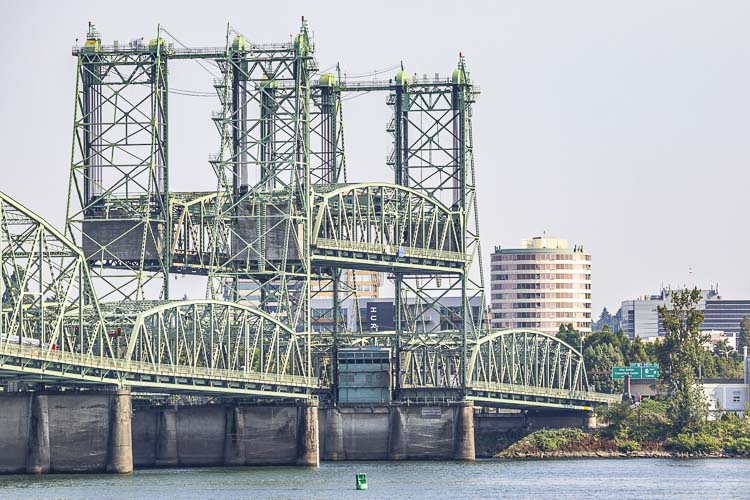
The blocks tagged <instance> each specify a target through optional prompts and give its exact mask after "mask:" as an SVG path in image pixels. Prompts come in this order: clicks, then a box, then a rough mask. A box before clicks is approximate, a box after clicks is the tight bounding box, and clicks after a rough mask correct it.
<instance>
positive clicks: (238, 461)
mask: <svg viewBox="0 0 750 500" xmlns="http://www.w3.org/2000/svg"><path fill="white" fill-rule="evenodd" d="M224 465H245V417H244V414H243V413H242V408H240V407H238V406H228V407H227V408H226V413H225V424H224Z"/></svg>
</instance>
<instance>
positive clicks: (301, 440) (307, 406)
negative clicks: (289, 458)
mask: <svg viewBox="0 0 750 500" xmlns="http://www.w3.org/2000/svg"><path fill="white" fill-rule="evenodd" d="M297 415H298V417H297V418H298V421H299V433H298V435H297V465H304V466H305V467H318V466H319V465H320V454H319V446H318V439H319V438H318V402H317V401H314V400H307V401H305V402H304V404H303V405H302V406H300V408H299V410H298V414H297Z"/></svg>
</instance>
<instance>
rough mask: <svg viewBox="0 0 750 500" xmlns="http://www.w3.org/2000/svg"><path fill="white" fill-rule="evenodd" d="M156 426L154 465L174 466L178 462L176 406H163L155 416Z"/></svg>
mask: <svg viewBox="0 0 750 500" xmlns="http://www.w3.org/2000/svg"><path fill="white" fill-rule="evenodd" d="M157 418H158V419H159V420H158V424H157V428H156V457H155V459H154V465H155V466H156V467H174V466H176V465H177V464H178V455H177V408H174V407H173V408H163V409H161V410H160V411H159V414H158V416H157Z"/></svg>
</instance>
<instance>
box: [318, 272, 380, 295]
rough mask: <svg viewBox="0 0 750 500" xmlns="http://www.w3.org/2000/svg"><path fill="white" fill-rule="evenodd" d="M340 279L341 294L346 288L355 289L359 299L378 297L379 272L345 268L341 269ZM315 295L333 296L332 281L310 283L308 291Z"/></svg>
mask: <svg viewBox="0 0 750 500" xmlns="http://www.w3.org/2000/svg"><path fill="white" fill-rule="evenodd" d="M341 281H342V282H343V284H344V286H343V287H342V288H341V291H340V293H341V295H344V294H345V293H346V291H347V290H354V289H355V288H356V290H357V297H359V298H360V299H377V298H378V297H380V287H381V283H382V280H381V274H380V273H375V272H372V271H360V270H350V269H345V270H343V271H341ZM310 293H311V294H312V295H314V296H315V297H333V282H331V281H326V282H323V284H322V286H318V287H316V286H315V282H313V283H312V290H311V292H310Z"/></svg>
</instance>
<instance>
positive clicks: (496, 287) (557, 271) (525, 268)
mask: <svg viewBox="0 0 750 500" xmlns="http://www.w3.org/2000/svg"><path fill="white" fill-rule="evenodd" d="M491 266H492V267H491V273H490V275H491V287H492V300H491V303H492V319H491V323H492V327H493V328H530V329H534V330H540V331H543V332H546V333H550V334H556V333H557V332H558V330H559V328H560V326H561V325H567V324H572V325H573V327H574V328H575V329H577V330H579V331H581V332H583V333H590V332H591V326H592V324H591V255H589V254H587V253H584V251H583V247H580V246H574V247H573V248H572V249H571V248H570V247H569V246H568V242H567V240H563V239H558V238H547V237H536V238H531V239H528V240H522V241H521V246H520V248H513V249H502V248H500V247H497V248H495V252H494V253H493V254H492V255H491Z"/></svg>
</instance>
